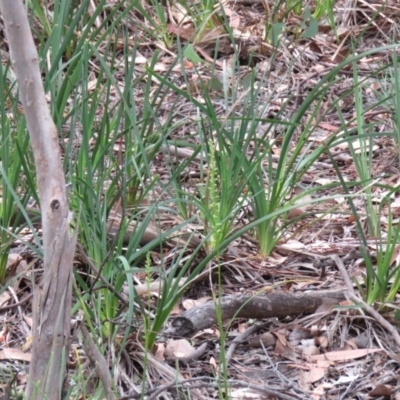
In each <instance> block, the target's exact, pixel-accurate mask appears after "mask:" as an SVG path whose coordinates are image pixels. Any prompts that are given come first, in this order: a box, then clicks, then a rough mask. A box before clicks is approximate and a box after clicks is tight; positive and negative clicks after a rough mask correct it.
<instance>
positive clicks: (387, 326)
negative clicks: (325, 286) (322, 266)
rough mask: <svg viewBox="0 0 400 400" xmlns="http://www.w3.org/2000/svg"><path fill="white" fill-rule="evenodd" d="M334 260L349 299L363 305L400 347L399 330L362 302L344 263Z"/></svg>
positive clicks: (337, 258)
mask: <svg viewBox="0 0 400 400" xmlns="http://www.w3.org/2000/svg"><path fill="white" fill-rule="evenodd" d="M332 259H333V261H335V263H336V265H337V267H338V269H339V271H340V273H341V274H342V276H343V280H344V283H345V284H346V286H347V290H348V292H349V299H350V300H352V301H353V302H354V303H358V304H361V305H362V306H363V307H364V308H365V309H366V310H367V312H368V313H369V314H371V315H372V316H373V317H374V318H375V320H376V321H377V322H378V323H379V324H380V325H381V326H382V327H383V328H384V329H386V330H387V331H388V332H389V333H391V334H392V336H393V339H394V340H395V342H396V343H397V345H398V346H400V335H399V332H398V331H397V329H396V328H395V327H394V326H393V325H392V324H391V323H390V322H388V321H386V319H385V318H383V317H382V315H381V314H379V313H378V311H376V310H375V309H374V308H373V307H371V306H370V305H368V304H367V303H366V302H365V301H364V300H362V299H361V298H360V297H358V296H357V295H356V294H355V292H354V289H353V285H352V283H351V280H350V277H349V274H348V273H347V270H346V267H345V266H344V264H343V261H342V260H341V259H340V258H339V257H338V256H333V257H332Z"/></svg>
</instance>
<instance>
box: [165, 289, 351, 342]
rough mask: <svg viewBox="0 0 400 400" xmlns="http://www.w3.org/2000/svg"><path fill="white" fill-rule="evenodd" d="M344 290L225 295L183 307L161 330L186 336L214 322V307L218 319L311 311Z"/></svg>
mask: <svg viewBox="0 0 400 400" xmlns="http://www.w3.org/2000/svg"><path fill="white" fill-rule="evenodd" d="M345 294H346V291H344V290H340V291H323V292H313V293H302V294H293V293H273V294H269V295H265V296H260V295H258V296H248V295H239V296H226V297H223V298H222V299H220V300H217V302H216V303H214V302H209V303H206V304H203V305H201V306H199V307H194V308H192V309H190V310H188V311H185V312H184V313H183V314H181V315H180V316H179V317H177V318H175V319H174V320H173V321H172V326H171V328H168V329H166V331H165V333H166V334H168V335H172V336H179V337H188V336H192V335H194V334H195V333H196V332H198V331H200V330H203V329H206V328H209V327H210V326H212V325H214V324H216V323H217V315H216V307H218V309H219V312H220V313H221V317H222V320H228V319H232V318H255V319H264V318H272V317H287V316H296V315H300V314H311V313H314V312H316V311H317V310H318V309H320V308H322V307H332V306H334V305H336V304H338V303H340V302H341V301H343V300H345V299H346V296H345Z"/></svg>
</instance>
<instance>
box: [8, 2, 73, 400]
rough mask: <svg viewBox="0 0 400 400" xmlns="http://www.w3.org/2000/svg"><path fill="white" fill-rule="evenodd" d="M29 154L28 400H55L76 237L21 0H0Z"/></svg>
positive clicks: (65, 348) (64, 349)
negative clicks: (35, 248) (32, 272)
mask: <svg viewBox="0 0 400 400" xmlns="http://www.w3.org/2000/svg"><path fill="white" fill-rule="evenodd" d="M0 6H1V11H2V15H3V20H4V24H5V28H6V37H7V40H8V45H9V48H10V56H11V66H12V69H13V70H14V73H15V75H16V77H17V81H18V87H19V93H20V100H21V102H22V105H23V107H24V113H25V116H26V121H27V127H28V131H29V135H30V139H31V144H32V148H33V153H34V158H35V165H36V173H37V180H38V189H39V199H40V208H41V215H42V228H43V251H44V260H43V263H44V275H43V280H42V282H41V283H40V284H39V285H38V286H37V287H36V288H35V291H34V302H33V304H34V308H33V332H32V333H33V347H32V362H31V365H30V370H29V380H28V386H27V393H26V395H27V398H28V399H44V398H46V399H59V398H60V397H61V392H62V382H63V370H64V367H65V366H64V365H62V362H61V360H62V359H63V357H65V358H64V360H65V359H68V347H69V340H70V313H71V296H72V282H71V273H72V262H73V257H74V253H75V244H76V234H75V235H73V237H71V236H70V233H69V224H70V219H71V217H70V213H69V210H68V201H67V194H66V186H65V179H64V175H63V171H62V165H61V154H60V148H59V138H58V133H57V129H56V127H55V125H54V122H53V120H52V118H51V115H50V111H49V108H48V105H47V101H46V97H45V93H44V90H43V84H42V79H41V73H40V70H39V56H38V53H37V50H36V47H35V44H34V41H33V37H32V34H31V30H30V27H29V23H28V18H27V15H26V11H25V6H24V4H23V1H22V0H0Z"/></svg>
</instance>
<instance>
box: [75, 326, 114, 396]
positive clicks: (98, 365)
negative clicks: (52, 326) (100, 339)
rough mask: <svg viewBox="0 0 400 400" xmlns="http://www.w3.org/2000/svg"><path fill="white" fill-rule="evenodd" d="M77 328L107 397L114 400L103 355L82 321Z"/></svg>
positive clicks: (109, 375) (109, 376)
mask: <svg viewBox="0 0 400 400" xmlns="http://www.w3.org/2000/svg"><path fill="white" fill-rule="evenodd" d="M78 329H80V330H81V332H82V335H83V340H82V344H83V347H84V349H85V353H86V355H87V356H88V357H89V359H90V361H91V362H92V364H93V365H94V368H95V370H96V373H97V376H98V377H99V378H100V379H101V382H102V383H103V387H104V390H105V392H106V394H107V399H108V400H115V399H116V397H115V395H114V393H113V390H112V379H111V374H110V371H109V368H108V365H107V363H106V361H105V360H104V357H103V356H102V355H101V353H100V351H99V349H98V348H97V346H96V344H95V343H94V341H93V339H92V337H91V336H90V333H89V331H88V330H87V328H86V326H85V325H84V324H83V323H82V322H81V323H80V324H79V328H78Z"/></svg>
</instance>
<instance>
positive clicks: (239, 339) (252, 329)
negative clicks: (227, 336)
mask: <svg viewBox="0 0 400 400" xmlns="http://www.w3.org/2000/svg"><path fill="white" fill-rule="evenodd" d="M258 328H259V326H258V325H253V326H251V327H250V328H247V329H246V330H245V331H244V332H243V333H241V334H240V335H239V336H237V337H235V339H233V341H232V343H231V345H230V346H229V349H228V351H227V352H226V356H225V360H226V365H228V364H229V361H230V360H231V358H232V356H233V353H234V352H235V350H236V347H237V345H238V344H241V343H243V341H244V340H246V339H247V338H248V337H249V336H250V335H252V334H253V333H254V332H256V331H257V329H258Z"/></svg>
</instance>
